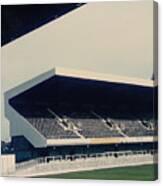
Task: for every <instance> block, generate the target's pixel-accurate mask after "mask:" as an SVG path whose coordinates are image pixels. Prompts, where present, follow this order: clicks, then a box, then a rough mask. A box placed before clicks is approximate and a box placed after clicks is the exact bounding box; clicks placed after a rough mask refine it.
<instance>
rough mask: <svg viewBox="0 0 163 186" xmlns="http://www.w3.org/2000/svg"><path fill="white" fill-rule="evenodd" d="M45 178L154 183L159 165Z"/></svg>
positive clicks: (73, 173)
mask: <svg viewBox="0 0 163 186" xmlns="http://www.w3.org/2000/svg"><path fill="white" fill-rule="evenodd" d="M44 177H46V178H63V179H96V180H140V181H153V180H156V179H157V165H156V164H154V165H142V166H132V167H121V168H110V169H100V170H93V171H82V172H72V173H64V174H59V175H49V176H44Z"/></svg>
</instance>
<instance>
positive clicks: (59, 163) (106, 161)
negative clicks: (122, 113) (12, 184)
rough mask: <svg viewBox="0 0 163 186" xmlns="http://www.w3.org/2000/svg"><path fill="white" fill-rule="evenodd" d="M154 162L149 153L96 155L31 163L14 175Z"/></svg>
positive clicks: (64, 171) (47, 173)
mask: <svg viewBox="0 0 163 186" xmlns="http://www.w3.org/2000/svg"><path fill="white" fill-rule="evenodd" d="M152 163H156V160H154V156H153V155H151V154H146V155H143V154H137V155H128V156H119V157H118V158H116V157H114V156H111V157H110V156H108V157H96V158H93V157H92V158H86V159H76V160H74V161H71V160H55V161H52V162H49V163H42V164H33V166H31V167H28V168H25V169H18V170H17V171H16V172H15V174H14V176H20V177H21V176H27V177H30V176H39V175H49V174H60V173H66V172H76V171H86V170H94V169H102V168H113V167H125V166H135V165H144V164H152Z"/></svg>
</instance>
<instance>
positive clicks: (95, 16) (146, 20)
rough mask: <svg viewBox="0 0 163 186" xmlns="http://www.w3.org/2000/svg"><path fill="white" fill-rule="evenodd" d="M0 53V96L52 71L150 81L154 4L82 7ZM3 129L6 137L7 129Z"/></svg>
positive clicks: (118, 3) (15, 42)
mask: <svg viewBox="0 0 163 186" xmlns="http://www.w3.org/2000/svg"><path fill="white" fill-rule="evenodd" d="M1 54H2V93H4V92H5V91H7V90H10V89H11V88H14V87H15V86H16V85H19V84H21V83H24V82H26V81H28V80H30V79H32V78H33V77H35V76H37V75H39V74H41V73H43V72H45V71H47V70H51V69H53V68H55V67H64V68H70V69H71V68H72V69H76V70H82V71H91V72H95V73H96V72H97V73H104V74H114V75H118V76H126V77H131V78H132V77H134V78H143V79H150V78H151V77H152V74H153V3H152V1H135V2H127V1H125V2H103V3H88V4H85V5H83V6H81V7H80V8H78V9H75V10H73V11H71V12H69V13H68V14H66V15H64V16H62V17H60V18H58V19H57V20H54V21H51V22H50V23H48V24H46V25H44V26H41V27H40V28H38V29H36V30H34V31H32V32H30V33H28V34H26V35H24V36H23V37H20V38H18V39H16V40H15V41H13V42H11V43H9V44H7V45H5V46H3V47H2V49H1ZM2 99H3V98H2ZM3 103H4V102H3V101H2V104H3ZM2 106H3V105H2ZM3 114H4V113H3ZM2 119H4V120H5V118H4V117H2ZM2 128H3V134H2V138H5V139H6V138H7V137H8V136H9V130H8V129H9V125H7V124H6V122H5V121H4V122H2Z"/></svg>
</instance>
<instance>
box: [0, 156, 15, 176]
mask: <svg viewBox="0 0 163 186" xmlns="http://www.w3.org/2000/svg"><path fill="white" fill-rule="evenodd" d="M0 163H1V175H2V176H7V175H9V174H11V173H13V172H15V164H16V163H15V155H14V154H10V155H1V156H0Z"/></svg>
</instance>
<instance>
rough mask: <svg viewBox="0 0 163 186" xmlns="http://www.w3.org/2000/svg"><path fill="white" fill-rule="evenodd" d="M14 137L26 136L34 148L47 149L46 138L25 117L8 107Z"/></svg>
mask: <svg viewBox="0 0 163 186" xmlns="http://www.w3.org/2000/svg"><path fill="white" fill-rule="evenodd" d="M7 117H8V118H10V125H11V134H12V136H19V135H20V136H22V135H23V136H24V137H25V138H26V139H27V140H28V141H29V142H30V143H31V144H33V145H34V147H45V146H46V138H45V137H44V136H42V135H41V134H40V133H39V132H38V131H37V130H36V129H35V128H34V127H33V126H32V125H31V124H30V123H29V122H28V121H27V120H26V119H25V118H24V117H22V116H21V115H20V114H19V113H18V112H16V110H14V109H13V108H12V107H11V106H9V105H8V114H7Z"/></svg>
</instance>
